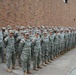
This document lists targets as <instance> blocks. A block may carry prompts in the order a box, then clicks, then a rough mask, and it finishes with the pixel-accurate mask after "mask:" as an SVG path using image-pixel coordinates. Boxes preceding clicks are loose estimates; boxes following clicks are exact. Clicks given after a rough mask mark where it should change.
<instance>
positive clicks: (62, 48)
mask: <svg viewBox="0 0 76 75" xmlns="http://www.w3.org/2000/svg"><path fill="white" fill-rule="evenodd" d="M60 50H61V52H60V53H62V52H64V43H61V44H60Z"/></svg>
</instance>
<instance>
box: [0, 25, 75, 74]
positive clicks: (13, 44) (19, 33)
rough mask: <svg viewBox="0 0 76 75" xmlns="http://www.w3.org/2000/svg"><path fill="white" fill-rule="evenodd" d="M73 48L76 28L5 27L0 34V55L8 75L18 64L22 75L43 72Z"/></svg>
mask: <svg viewBox="0 0 76 75" xmlns="http://www.w3.org/2000/svg"><path fill="white" fill-rule="evenodd" d="M75 46H76V28H71V27H69V28H63V27H50V26H37V27H35V26H33V27H31V26H27V27H25V26H16V27H14V28H12V27H11V26H7V27H2V28H1V30H0V55H1V60H2V62H6V65H7V71H8V72H12V69H16V60H18V64H19V66H20V67H22V70H23V72H24V75H27V74H31V73H32V70H35V71H38V70H39V69H42V66H46V65H47V64H49V63H51V61H52V60H54V59H56V58H57V57H59V56H61V55H63V54H64V53H66V52H67V51H69V50H71V49H72V48H74V47H75ZM31 61H33V69H31V68H30V66H31ZM11 63H12V66H11Z"/></svg>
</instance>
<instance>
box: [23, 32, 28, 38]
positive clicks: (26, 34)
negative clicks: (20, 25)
mask: <svg viewBox="0 0 76 75" xmlns="http://www.w3.org/2000/svg"><path fill="white" fill-rule="evenodd" d="M24 38H25V39H28V38H29V32H28V31H25V32H24Z"/></svg>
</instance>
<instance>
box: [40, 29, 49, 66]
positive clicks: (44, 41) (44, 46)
mask: <svg viewBox="0 0 76 75" xmlns="http://www.w3.org/2000/svg"><path fill="white" fill-rule="evenodd" d="M41 44H42V45H41V46H42V65H43V66H45V65H46V64H48V63H49V62H48V53H49V37H48V33H47V30H44V31H43V36H42V37H41Z"/></svg>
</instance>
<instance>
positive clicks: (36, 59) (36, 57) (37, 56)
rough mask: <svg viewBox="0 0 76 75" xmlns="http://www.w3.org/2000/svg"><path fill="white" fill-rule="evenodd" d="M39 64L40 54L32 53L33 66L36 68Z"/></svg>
mask: <svg viewBox="0 0 76 75" xmlns="http://www.w3.org/2000/svg"><path fill="white" fill-rule="evenodd" d="M40 64H41V52H33V66H34V68H37V67H38V66H39V65H40Z"/></svg>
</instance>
